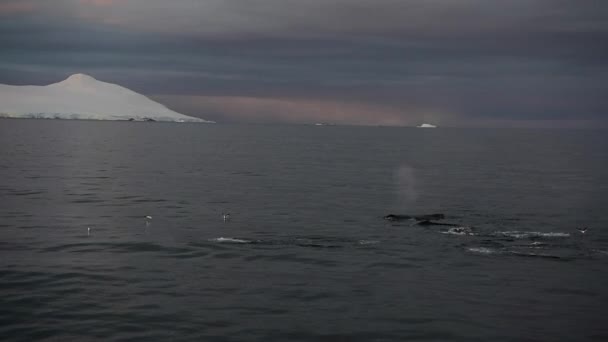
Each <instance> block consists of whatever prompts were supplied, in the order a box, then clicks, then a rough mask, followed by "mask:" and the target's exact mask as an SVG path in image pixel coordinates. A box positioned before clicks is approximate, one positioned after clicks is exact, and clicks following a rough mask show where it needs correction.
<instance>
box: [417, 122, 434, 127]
mask: <svg viewBox="0 0 608 342" xmlns="http://www.w3.org/2000/svg"><path fill="white" fill-rule="evenodd" d="M416 127H418V128H437V126H435V125H431V124H427V123H423V124H422V125H420V126H416Z"/></svg>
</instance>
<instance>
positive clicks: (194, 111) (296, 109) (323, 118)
mask: <svg viewBox="0 0 608 342" xmlns="http://www.w3.org/2000/svg"><path fill="white" fill-rule="evenodd" d="M154 99H155V100H157V101H160V102H161V103H163V104H166V105H168V106H169V107H171V108H173V109H175V110H178V111H182V112H185V113H189V114H190V115H199V116H200V117H203V118H204V117H205V115H206V114H211V115H213V118H214V119H215V118H217V120H218V121H221V118H225V119H226V120H227V121H238V122H285V123H300V124H306V123H308V124H312V123H318V122H322V123H330V124H347V125H383V126H415V125H419V124H421V123H423V122H432V123H435V124H440V123H441V121H442V119H443V118H446V117H447V116H449V114H448V113H444V112H442V111H438V110H430V109H425V108H413V107H412V108H395V107H389V106H383V105H377V104H367V103H357V102H343V101H331V100H304V99H275V98H255V97H239V96H179V95H158V96H154Z"/></svg>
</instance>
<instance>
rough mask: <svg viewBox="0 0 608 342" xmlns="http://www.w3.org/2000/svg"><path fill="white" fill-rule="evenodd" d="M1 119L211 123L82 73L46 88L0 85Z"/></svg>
mask: <svg viewBox="0 0 608 342" xmlns="http://www.w3.org/2000/svg"><path fill="white" fill-rule="evenodd" d="M0 117H5V118H33V119H76V120H128V121H169V122H205V123H212V122H213V121H207V120H203V119H199V118H195V117H191V116H187V115H183V114H180V113H177V112H174V111H172V110H170V109H168V108H167V107H165V106H163V105H162V104H160V103H158V102H155V101H152V100H150V99H149V98H147V97H146V96H144V95H141V94H138V93H136V92H134V91H132V90H129V89H127V88H124V87H121V86H119V85H116V84H112V83H106V82H101V81H98V80H96V79H94V78H93V77H91V76H88V75H84V74H75V75H72V76H70V77H68V78H67V79H66V80H64V81H61V82H59V83H54V84H50V85H47V86H13V85H5V84H0Z"/></svg>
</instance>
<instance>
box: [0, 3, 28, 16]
mask: <svg viewBox="0 0 608 342" xmlns="http://www.w3.org/2000/svg"><path fill="white" fill-rule="evenodd" d="M34 9H35V6H34V4H33V3H31V2H28V1H12V2H4V3H2V2H0V15H10V14H17V13H27V12H32V11H34Z"/></svg>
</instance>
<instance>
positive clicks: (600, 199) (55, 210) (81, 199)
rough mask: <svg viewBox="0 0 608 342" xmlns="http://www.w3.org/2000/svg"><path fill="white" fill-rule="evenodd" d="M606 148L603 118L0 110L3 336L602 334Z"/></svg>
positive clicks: (490, 337) (599, 337) (606, 310)
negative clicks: (502, 121) (156, 118)
mask: <svg viewBox="0 0 608 342" xmlns="http://www.w3.org/2000/svg"><path fill="white" fill-rule="evenodd" d="M607 147H608V134H606V132H605V131H601V130H598V131H594V130H519V129H492V130H480V129H477V130H474V129H444V128H438V129H412V128H383V127H340V126H321V127H316V126H280V125H276V126H272V125H268V126H264V125H221V124H217V125H203V124H162V123H129V122H86V121H59V120H57V121H53V120H1V121H0V291H1V292H0V336H1V337H2V340H6V341H33V340H50V341H69V340H73V341H606V340H608V325H606V317H607V314H608V273H607V271H608V218H607V216H606V215H607V212H606V208H607V207H606V205H607V203H608V201H607V199H608V171H607V167H608V148H607ZM223 213H230V219H229V220H227V221H225V220H224V219H223V217H222V214H223ZM390 213H393V214H432V213H443V214H445V215H446V218H445V219H444V220H441V221H440V222H448V223H453V224H457V225H462V226H467V227H471V230H470V231H464V232H463V231H462V230H458V229H454V227H451V226H421V225H416V224H415V222H413V221H402V222H389V221H386V220H384V219H383V216H384V215H387V214H390ZM147 215H150V216H152V219H151V220H146V219H145V216H147ZM583 226H588V227H589V229H588V231H587V232H586V233H585V234H582V233H580V232H579V231H578V230H577V229H576V228H577V227H583ZM89 228H90V229H89Z"/></svg>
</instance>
